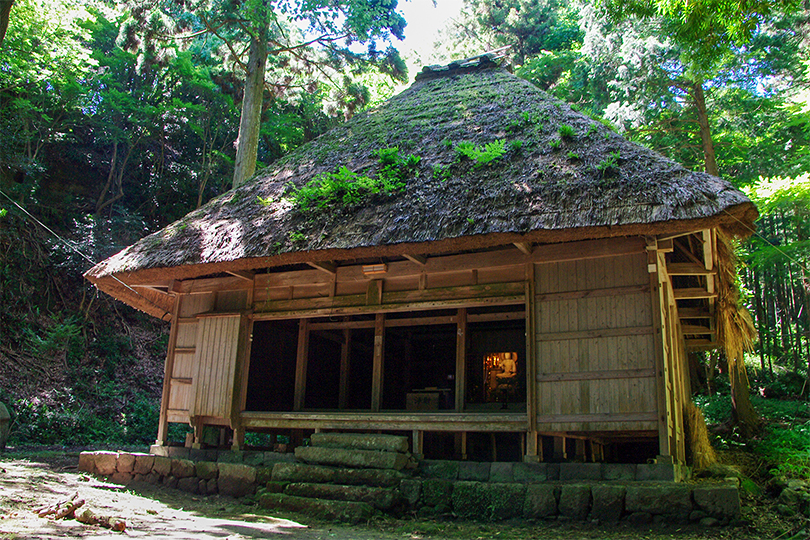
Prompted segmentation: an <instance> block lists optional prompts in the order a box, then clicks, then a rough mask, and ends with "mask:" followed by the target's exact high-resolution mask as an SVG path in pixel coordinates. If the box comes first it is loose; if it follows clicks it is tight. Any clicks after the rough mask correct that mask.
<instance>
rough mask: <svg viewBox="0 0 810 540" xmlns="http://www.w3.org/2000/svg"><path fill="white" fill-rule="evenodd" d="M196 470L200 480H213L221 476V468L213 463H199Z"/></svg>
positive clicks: (196, 464) (195, 467)
mask: <svg viewBox="0 0 810 540" xmlns="http://www.w3.org/2000/svg"><path fill="white" fill-rule="evenodd" d="M194 470H195V471H196V473H197V478H199V479H200V480H211V479H212V478H216V477H217V476H219V466H218V465H217V464H216V463H214V462H213V461H199V462H197V463H195V466H194Z"/></svg>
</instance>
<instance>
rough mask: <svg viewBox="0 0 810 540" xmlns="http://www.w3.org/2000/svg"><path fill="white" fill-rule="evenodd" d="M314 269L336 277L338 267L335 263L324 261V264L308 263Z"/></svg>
mask: <svg viewBox="0 0 810 540" xmlns="http://www.w3.org/2000/svg"><path fill="white" fill-rule="evenodd" d="M307 264H308V265H310V266H311V267H312V268H315V269H316V270H320V271H321V272H326V273H327V274H329V275H330V276H334V275H335V274H337V265H335V263H333V262H329V261H322V262H307Z"/></svg>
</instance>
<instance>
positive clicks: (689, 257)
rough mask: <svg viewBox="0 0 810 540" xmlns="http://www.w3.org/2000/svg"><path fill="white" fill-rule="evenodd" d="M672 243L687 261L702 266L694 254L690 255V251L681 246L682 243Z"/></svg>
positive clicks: (701, 262) (675, 241) (674, 241)
mask: <svg viewBox="0 0 810 540" xmlns="http://www.w3.org/2000/svg"><path fill="white" fill-rule="evenodd" d="M673 243H674V244H675V247H677V248H678V250H679V251H680V252H681V253H683V254H684V255H686V258H687V259H689V260H690V261H692V262H693V263H695V264H700V265H702V264H703V261H701V260H700V259H698V258H697V257H696V256H695V254H694V253H692V251H690V249H689V248H688V247H687V246H685V245H683V243H682V242H679V241H677V240H673Z"/></svg>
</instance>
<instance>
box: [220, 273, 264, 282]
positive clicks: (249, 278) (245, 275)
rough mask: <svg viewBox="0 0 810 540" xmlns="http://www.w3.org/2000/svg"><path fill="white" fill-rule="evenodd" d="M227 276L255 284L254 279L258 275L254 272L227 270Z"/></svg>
mask: <svg viewBox="0 0 810 540" xmlns="http://www.w3.org/2000/svg"><path fill="white" fill-rule="evenodd" d="M225 273H226V274H230V275H232V276H233V277H236V278H239V279H244V280H245V281H250V282H251V283H252V282H253V277H254V276H255V275H256V274H255V273H254V272H243V271H241V270H225Z"/></svg>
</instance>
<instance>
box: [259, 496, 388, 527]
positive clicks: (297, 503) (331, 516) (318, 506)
mask: <svg viewBox="0 0 810 540" xmlns="http://www.w3.org/2000/svg"><path fill="white" fill-rule="evenodd" d="M259 506H261V507H263V508H272V509H273V510H277V509H279V508H282V509H284V510H291V511H293V512H301V513H305V514H307V515H311V516H315V517H318V518H320V519H324V520H329V521H344V522H348V523H360V522H362V521H368V520H369V519H371V517H372V516H373V515H374V513H375V510H374V508H373V507H372V506H371V505H369V504H366V503H359V502H350V501H329V500H319V499H307V498H305V497H295V496H291V495H284V494H283V493H264V494H262V495H260V496H259Z"/></svg>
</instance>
